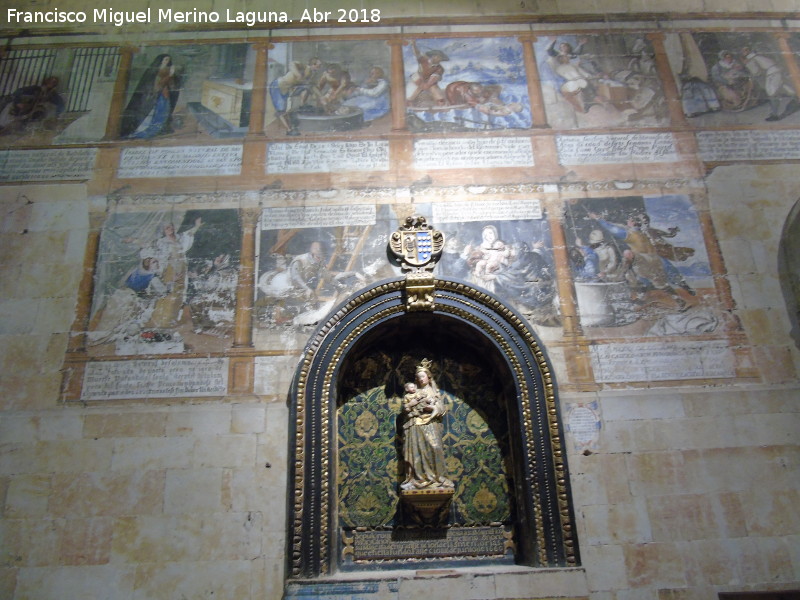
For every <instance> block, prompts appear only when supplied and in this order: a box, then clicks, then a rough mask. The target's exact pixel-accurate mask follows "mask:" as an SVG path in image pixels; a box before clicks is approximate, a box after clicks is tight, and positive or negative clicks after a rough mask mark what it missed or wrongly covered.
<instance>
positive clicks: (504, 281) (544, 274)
mask: <svg viewBox="0 0 800 600" xmlns="http://www.w3.org/2000/svg"><path fill="white" fill-rule="evenodd" d="M432 212H433V217H432V222H433V223H434V224H435V226H436V227H437V228H438V229H440V230H441V231H443V232H444V234H445V240H446V241H445V249H444V252H443V253H442V258H441V261H440V263H439V267H438V275H439V276H441V277H444V278H449V279H462V280H465V281H467V282H469V283H471V284H473V285H476V286H479V287H481V288H484V289H486V290H488V291H489V292H491V293H492V294H495V295H496V296H497V297H498V298H499V299H500V300H502V301H503V302H505V303H507V304H508V305H509V306H511V307H513V308H515V309H517V310H519V311H520V312H522V313H523V314H524V315H525V316H526V317H527V319H528V320H529V321H530V322H531V323H532V324H534V325H539V326H551V327H555V326H559V325H560V322H561V320H560V316H559V312H558V298H557V293H556V279H555V265H554V261H553V242H552V239H551V236H550V226H549V224H548V222H547V220H546V215H545V213H544V212H543V211H542V210H541V208H540V206H539V203H538V201H536V200H523V201H512V200H508V201H502V200H501V201H493V202H459V203H457V204H435V205H433V210H432Z"/></svg>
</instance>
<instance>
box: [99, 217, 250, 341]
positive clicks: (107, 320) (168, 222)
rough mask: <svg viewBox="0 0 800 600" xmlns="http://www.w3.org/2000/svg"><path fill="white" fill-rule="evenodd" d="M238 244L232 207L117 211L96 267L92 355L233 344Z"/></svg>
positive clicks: (104, 234) (103, 237)
mask: <svg viewBox="0 0 800 600" xmlns="http://www.w3.org/2000/svg"><path fill="white" fill-rule="evenodd" d="M240 246H241V230H240V227H239V220H238V214H237V211H236V210H233V209H216V210H181V209H175V210H172V211H154V212H119V213H114V214H112V215H111V216H110V217H109V219H108V221H107V222H106V225H105V227H104V228H103V232H102V235H101V238H100V249H99V252H98V260H97V267H96V270H95V291H94V298H93V302H92V312H91V320H90V326H89V332H88V340H89V353H90V355H93V356H104V355H113V354H116V355H140V354H183V353H186V352H205V351H207V352H213V351H222V350H224V349H225V348H226V347H229V346H230V344H231V340H232V330H233V322H234V310H235V304H236V286H237V283H238V265H239V252H240Z"/></svg>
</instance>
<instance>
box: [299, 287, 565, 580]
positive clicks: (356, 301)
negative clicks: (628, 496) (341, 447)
mask: <svg viewBox="0 0 800 600" xmlns="http://www.w3.org/2000/svg"><path fill="white" fill-rule="evenodd" d="M432 284H433V297H434V302H433V304H432V306H431V307H430V310H429V312H430V313H431V314H432V318H434V319H436V320H437V321H441V322H442V323H444V324H446V326H447V327H463V328H469V329H471V330H473V331H475V332H478V334H479V335H481V336H483V337H484V338H485V339H486V340H487V341H488V342H489V343H490V344H491V345H492V347H493V348H494V349H495V351H496V352H497V353H498V355H500V356H502V360H503V361H504V362H505V365H506V366H507V369H508V372H509V373H511V377H512V379H513V390H514V391H513V394H514V396H515V398H514V399H513V400H514V401H513V402H512V404H513V406H509V407H508V411H509V413H511V414H510V415H509V418H510V421H512V422H513V423H514V424H515V427H516V431H514V432H513V435H514V437H515V440H516V441H515V443H516V448H517V451H516V455H515V458H514V460H515V462H516V463H518V464H517V465H516V466H515V468H516V472H517V476H516V477H515V482H516V486H515V487H516V490H515V493H516V498H517V503H518V507H519V515H518V520H519V523H517V525H516V526H517V528H521V529H522V530H523V531H522V533H523V535H522V536H521V537H522V538H524V543H523V544H522V547H520V548H518V550H519V554H518V560H519V561H520V562H522V563H523V564H526V565H529V566H539V567H545V566H547V567H554V566H575V565H577V564H579V562H580V557H579V553H578V547H577V540H576V535H575V528H574V514H573V510H572V506H571V501H570V489H569V478H568V467H567V461H566V456H565V451H564V447H563V430H562V426H561V422H560V415H559V407H558V402H557V389H556V384H555V380H554V378H553V374H552V371H551V368H550V364H549V361H548V359H547V356H546V353H545V351H544V349H543V348H542V347H541V344H540V343H539V341H538V339H537V337H536V335H535V334H534V333H533V331H532V330H531V329H530V327H529V326H528V325H527V323H526V322H525V320H524V319H523V318H522V317H520V316H519V315H518V314H517V313H516V312H515V311H513V310H512V309H510V308H508V307H507V306H505V305H504V304H502V303H501V302H500V301H499V300H497V299H496V298H494V297H493V296H492V295H491V294H489V293H487V292H485V291H481V290H479V289H477V288H475V287H472V286H471V285H469V284H467V283H464V282H460V281H452V280H444V279H434V280H433V282H432ZM406 285H407V283H406V279H405V278H397V279H392V280H385V281H383V282H380V283H378V284H376V285H374V286H373V287H370V288H368V289H366V290H364V291H361V292H359V293H357V294H355V295H353V296H351V297H350V299H348V300H347V301H345V302H344V303H343V304H341V305H340V306H339V307H338V308H337V309H335V310H334V312H333V313H331V315H330V316H329V318H328V319H327V320H326V321H325V322H324V323H323V324H321V325H320V326H319V327H318V329H317V330H316V332H315V334H314V335H313V336H312V338H311V340H310V341H309V343H308V345H307V346H306V348H305V350H304V353H303V356H302V360H301V362H300V365H299V366H298V368H297V371H296V373H295V378H294V381H293V384H292V389H291V391H290V399H289V400H290V404H291V406H290V415H291V419H292V422H291V426H292V430H291V432H290V447H289V452H290V465H289V466H290V474H289V476H290V479H289V488H290V491H289V505H288V520H289V523H288V532H289V535H288V537H287V550H288V552H287V563H288V564H287V574H288V576H289V577H290V579H299V578H309V577H310V578H313V577H319V576H324V575H329V574H331V572H332V571H335V570H336V567H337V564H338V563H337V560H338V558H337V544H338V541H337V539H336V537H337V536H336V533H335V523H334V513H335V507H334V506H333V504H332V503H333V502H334V497H335V491H334V490H335V488H334V485H335V480H336V472H335V471H336V462H335V452H336V450H335V444H334V440H333V439H332V436H333V435H334V431H333V428H334V427H335V425H334V422H335V410H336V381H337V376H338V373H339V369H340V367H341V365H342V364H343V363H344V362H345V361H346V359H347V355H348V353H349V352H350V351H351V350H352V349H353V348H354V346H355V345H356V343H357V342H358V341H359V339H361V338H362V336H364V335H365V334H367V333H369V332H373V333H374V332H375V331H378V332H379V331H380V328H381V327H388V326H390V325H394V324H397V323H402V322H403V321H398V320H402V319H404V318H407V315H409V314H411V313H410V312H409V308H408V305H407V295H408V293H409V291H408V290H407V289H406Z"/></svg>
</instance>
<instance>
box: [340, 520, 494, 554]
mask: <svg viewBox="0 0 800 600" xmlns="http://www.w3.org/2000/svg"><path fill="white" fill-rule="evenodd" d="M349 533H350V534H352V536H353V558H354V559H355V560H387V559H389V560H391V559H399V558H420V557H425V558H428V557H449V556H503V555H504V554H505V551H506V534H505V531H504V530H503V529H502V528H500V527H463V528H462V527H454V528H451V529H415V530H398V531H388V530H387V531H382V530H381V531H352V532H349Z"/></svg>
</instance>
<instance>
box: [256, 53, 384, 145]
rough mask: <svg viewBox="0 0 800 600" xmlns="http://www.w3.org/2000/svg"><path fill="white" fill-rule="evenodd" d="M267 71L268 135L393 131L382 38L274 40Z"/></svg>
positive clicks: (350, 133) (370, 133) (349, 133)
mask: <svg viewBox="0 0 800 600" xmlns="http://www.w3.org/2000/svg"><path fill="white" fill-rule="evenodd" d="M268 60H269V65H268V72H267V79H268V81H267V84H268V90H267V92H268V93H267V95H268V99H267V106H266V109H267V123H268V125H267V130H266V131H267V134H268V135H269V136H271V137H281V136H287V135H288V136H292V137H294V136H315V135H317V136H318V135H330V134H331V133H338V132H346V133H347V134H348V135H352V134H357V133H364V134H369V135H373V134H376V133H386V132H388V131H389V129H390V116H389V109H390V106H391V104H390V97H389V91H390V86H389V76H390V68H389V66H390V58H389V46H388V45H387V44H386V42H383V41H379V40H362V41H358V42H350V41H341V42H332V41H327V40H320V41H315V42H293V43H279V44H275V45H274V48H271V49H270V51H269V59H268Z"/></svg>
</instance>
